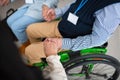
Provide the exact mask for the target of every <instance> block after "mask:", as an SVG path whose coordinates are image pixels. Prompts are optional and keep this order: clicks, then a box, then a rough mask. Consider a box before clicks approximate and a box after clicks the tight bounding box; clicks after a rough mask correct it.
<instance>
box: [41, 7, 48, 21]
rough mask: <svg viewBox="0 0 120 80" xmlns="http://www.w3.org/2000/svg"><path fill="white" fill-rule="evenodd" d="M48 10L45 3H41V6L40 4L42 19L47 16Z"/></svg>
mask: <svg viewBox="0 0 120 80" xmlns="http://www.w3.org/2000/svg"><path fill="white" fill-rule="evenodd" d="M48 10H49V7H48V6H46V5H43V6H42V16H43V18H44V19H45V17H46V16H47V12H48Z"/></svg>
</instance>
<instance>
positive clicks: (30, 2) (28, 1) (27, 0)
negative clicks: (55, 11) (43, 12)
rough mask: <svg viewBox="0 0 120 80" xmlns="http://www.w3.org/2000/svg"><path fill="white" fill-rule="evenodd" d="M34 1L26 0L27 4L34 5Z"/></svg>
mask: <svg viewBox="0 0 120 80" xmlns="http://www.w3.org/2000/svg"><path fill="white" fill-rule="evenodd" d="M33 2H34V1H33V0H25V3H29V4H32V3H33Z"/></svg>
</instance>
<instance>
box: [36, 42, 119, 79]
mask: <svg viewBox="0 0 120 80" xmlns="http://www.w3.org/2000/svg"><path fill="white" fill-rule="evenodd" d="M107 45H108V43H105V44H103V45H102V46H98V47H93V48H88V49H83V50H80V51H70V50H68V51H62V52H59V53H58V54H59V56H60V57H61V59H60V61H61V63H62V64H63V66H64V68H65V71H66V73H67V76H68V80H117V79H118V77H119V74H120V62H119V61H118V60H117V59H116V58H114V57H112V56H109V55H106V52H107V49H106V47H107ZM34 66H37V67H39V68H40V69H44V67H45V66H47V63H46V61H44V60H43V62H41V63H36V64H34Z"/></svg>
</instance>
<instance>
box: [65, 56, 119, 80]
mask: <svg viewBox="0 0 120 80" xmlns="http://www.w3.org/2000/svg"><path fill="white" fill-rule="evenodd" d="M64 67H65V69H66V73H67V75H68V79H69V80H117V78H118V77H119V74H120V63H119V61H118V60H116V59H115V58H113V57H111V56H108V55H103V54H92V55H85V56H81V57H77V58H75V59H72V60H70V61H68V62H67V63H65V64H64Z"/></svg>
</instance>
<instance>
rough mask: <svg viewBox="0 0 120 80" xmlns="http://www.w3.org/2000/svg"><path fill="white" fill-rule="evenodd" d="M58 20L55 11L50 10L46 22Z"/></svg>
mask: <svg viewBox="0 0 120 80" xmlns="http://www.w3.org/2000/svg"><path fill="white" fill-rule="evenodd" d="M55 18H56V14H55V10H54V9H52V8H51V9H49V10H48V12H47V17H45V20H46V21H52V20H54V19H55Z"/></svg>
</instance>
